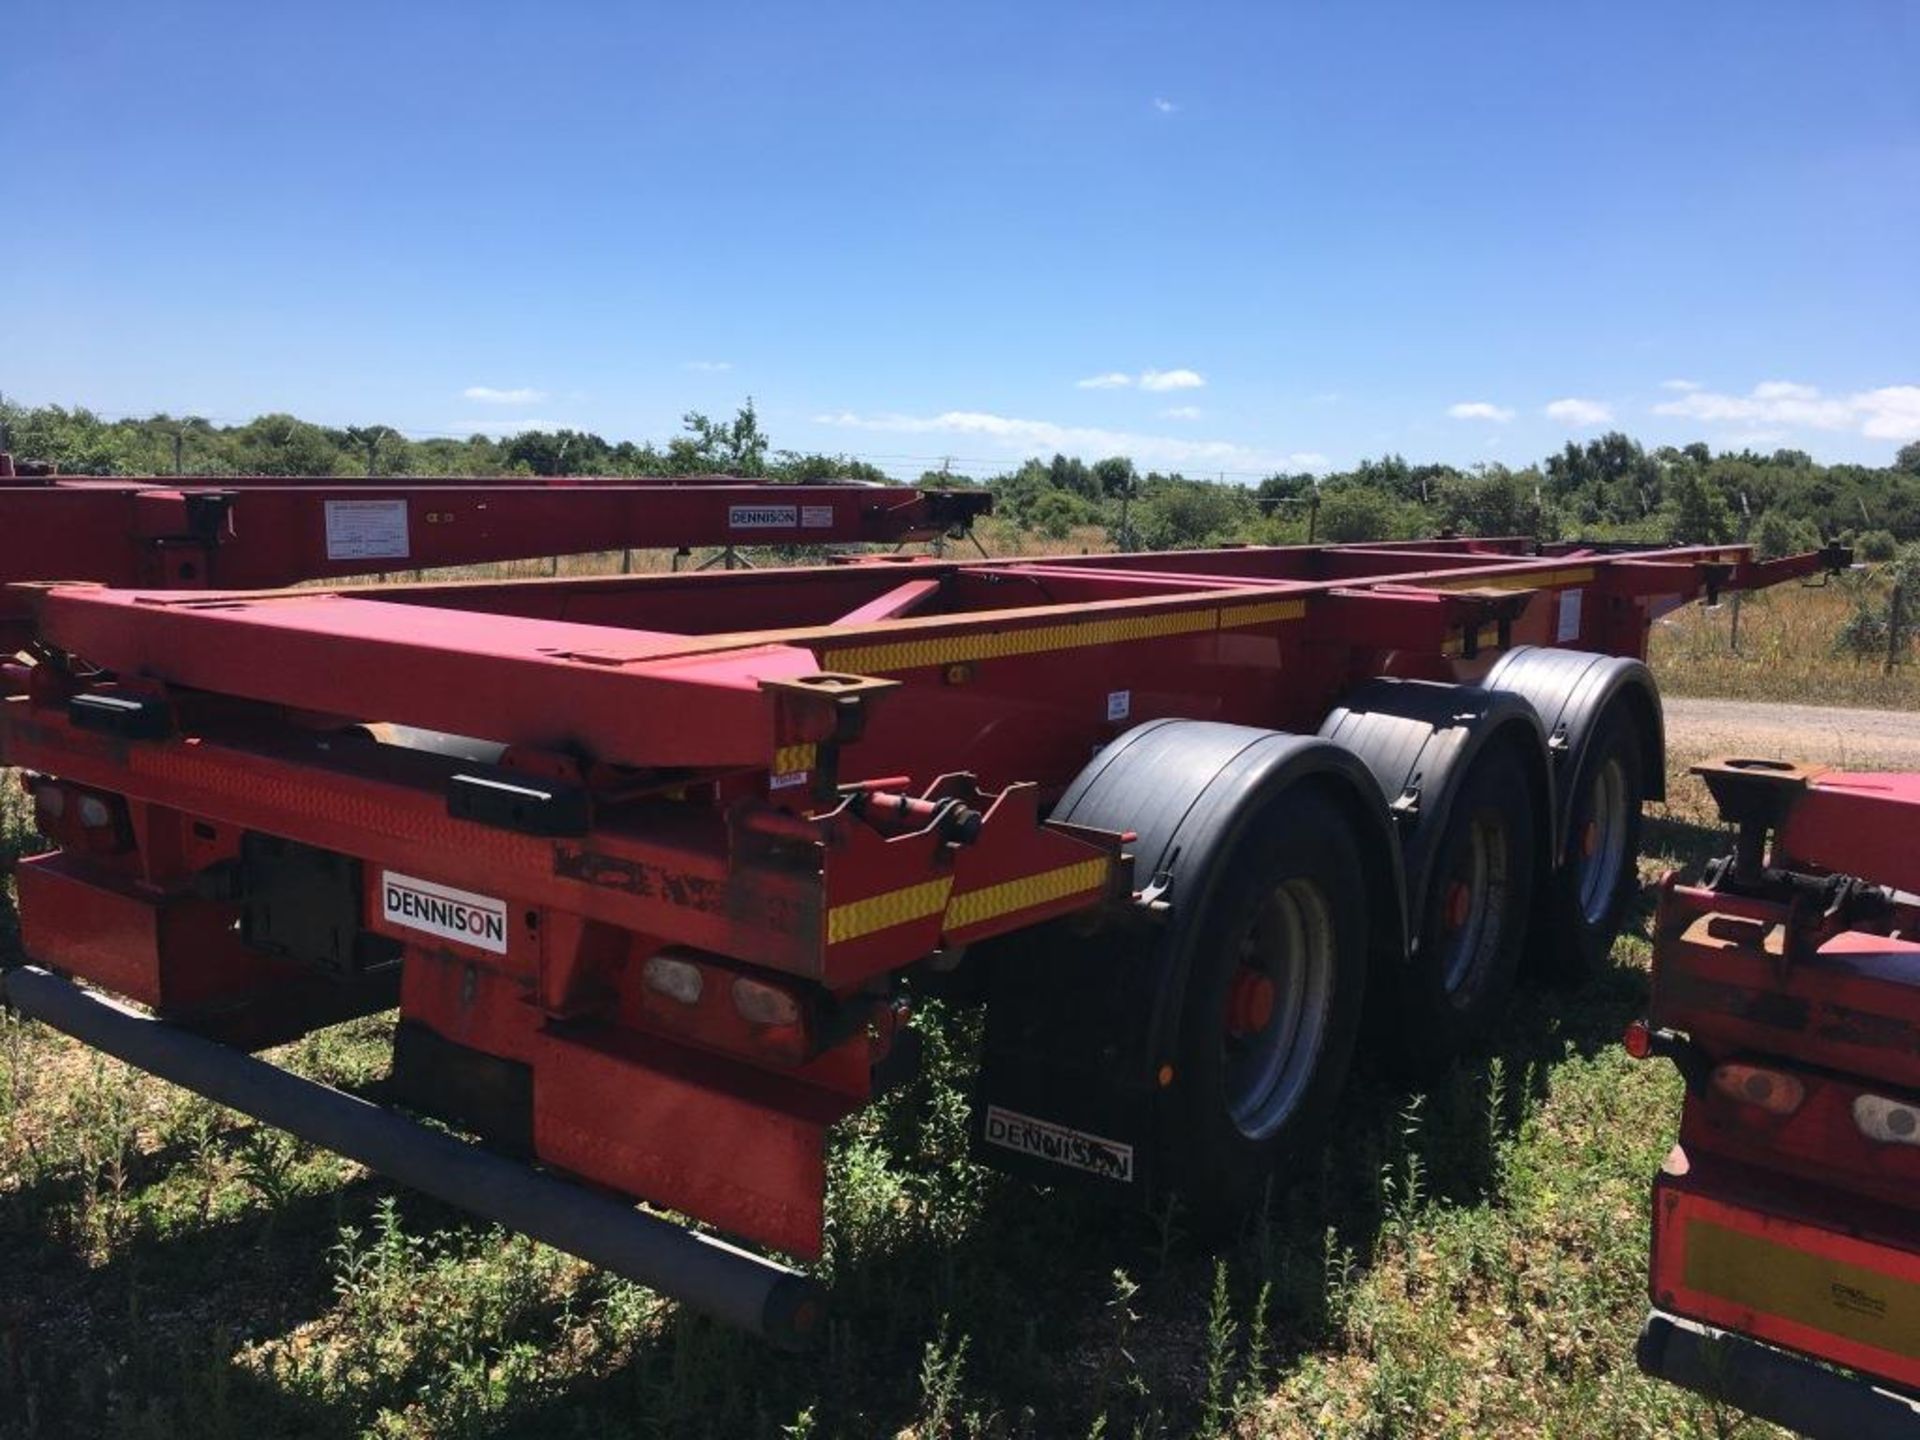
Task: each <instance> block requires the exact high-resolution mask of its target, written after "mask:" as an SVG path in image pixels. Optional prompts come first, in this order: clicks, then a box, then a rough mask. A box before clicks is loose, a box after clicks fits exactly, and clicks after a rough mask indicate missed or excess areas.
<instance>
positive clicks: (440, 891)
mask: <svg viewBox="0 0 1920 1440" xmlns="http://www.w3.org/2000/svg"><path fill="white" fill-rule="evenodd" d="M380 916H381V918H382V919H383V920H385V921H386V922H387V923H388V924H389V925H397V926H399V927H400V928H401V929H403V930H419V931H423V932H424V933H426V934H428V935H438V936H439V937H440V938H441V939H442V940H455V941H458V942H459V943H460V944H462V945H471V946H473V947H474V948H475V949H478V950H491V951H492V952H493V953H494V954H496V955H504V954H506V953H507V906H506V902H505V901H504V900H495V899H494V898H493V897H492V896H491V895H476V894H474V893H473V891H471V890H456V889H454V888H453V886H451V885H436V884H434V883H433V881H431V880H416V879H415V878H414V877H413V876H411V875H402V874H401V873H400V872H399V871H397V870H386V871H383V872H381V875H380Z"/></svg>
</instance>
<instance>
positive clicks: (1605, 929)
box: [1550, 704, 1646, 979]
mask: <svg viewBox="0 0 1920 1440" xmlns="http://www.w3.org/2000/svg"><path fill="white" fill-rule="evenodd" d="M1645 777H1646V763H1645V760H1644V758H1643V757H1642V756H1641V753H1640V743H1639V740H1638V739H1637V738H1636V737H1635V735H1634V731H1633V726H1632V723H1631V721H1630V720H1629V718H1628V716H1627V715H1626V714H1625V713H1624V707H1622V706H1620V705H1618V704H1615V705H1612V706H1610V707H1608V713H1607V714H1606V715H1605V716H1603V717H1602V719H1601V721H1600V728H1599V730H1598V731H1597V732H1596V733H1595V735H1594V737H1593V742H1592V744H1590V745H1589V746H1588V747H1587V753H1586V756H1585V758H1584V760H1583V763H1582V765H1581V768H1580V773H1579V775H1578V776H1577V777H1576V778H1575V781H1574V787H1573V794H1572V804H1571V807H1570V809H1569V812H1568V815H1567V829H1566V845H1565V848H1564V850H1563V852H1562V854H1561V857H1560V866H1559V869H1558V871H1557V872H1556V873H1555V876H1554V893H1553V896H1552V915H1551V923H1552V929H1551V931H1550V935H1551V936H1552V937H1554V938H1557V939H1558V940H1559V941H1560V942H1561V943H1560V945H1559V946H1558V947H1557V949H1556V952H1555V954H1556V963H1555V965H1554V967H1553V968H1554V969H1555V970H1556V971H1557V972H1558V973H1559V974H1560V975H1561V976H1562V977H1563V978H1568V979H1578V978H1580V977H1581V976H1583V975H1587V974H1591V973H1592V972H1593V971H1595V970H1597V969H1599V968H1600V967H1601V966H1603V965H1605V964H1606V963H1607V956H1608V955H1609V954H1610V953H1611V951H1612V950H1613V942H1614V937H1615V936H1617V935H1618V934H1619V933H1620V924H1621V921H1622V920H1623V919H1624V918H1625V915H1626V911H1627V906H1628V905H1629V904H1630V903H1631V902H1632V900H1633V896H1634V893H1635V891H1636V890H1637V889H1638V888H1639V868H1638V863H1637V862H1638V857H1639V853H1640V807H1641V803H1642V802H1643V801H1644V800H1645V799H1646V778H1645Z"/></svg>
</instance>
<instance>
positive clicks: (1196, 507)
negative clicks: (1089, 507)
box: [1131, 477, 1258, 550]
mask: <svg viewBox="0 0 1920 1440" xmlns="http://www.w3.org/2000/svg"><path fill="white" fill-rule="evenodd" d="M1257 518H1258V507H1257V506H1256V505H1255V503H1254V500H1253V495H1252V492H1251V491H1249V490H1247V489H1245V488H1244V487H1242V486H1239V485H1215V484H1213V483H1211V482H1209V481H1206V480H1183V479H1179V478H1177V477H1166V478H1163V479H1160V480H1155V481H1149V482H1148V484H1147V486H1146V487H1145V491H1144V493H1143V494H1142V495H1141V497H1140V499H1139V500H1138V501H1137V502H1136V503H1135V504H1134V506H1133V513H1132V516H1131V520H1132V524H1133V528H1134V532H1135V535H1136V536H1137V539H1138V543H1139V545H1140V546H1141V548H1143V549H1146V550H1191V549H1196V548H1198V547H1200V546H1203V545H1214V544H1218V543H1219V542H1220V541H1222V540H1231V539H1234V538H1235V537H1237V536H1238V535H1239V534H1240V533H1241V532H1242V531H1243V530H1245V529H1247V528H1249V527H1251V526H1252V525H1253V524H1254V522H1255V520H1256V519H1257Z"/></svg>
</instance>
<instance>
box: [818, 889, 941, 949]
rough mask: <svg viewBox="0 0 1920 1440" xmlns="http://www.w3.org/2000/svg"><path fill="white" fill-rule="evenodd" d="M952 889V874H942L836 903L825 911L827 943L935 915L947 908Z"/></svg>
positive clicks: (888, 928)
mask: <svg viewBox="0 0 1920 1440" xmlns="http://www.w3.org/2000/svg"><path fill="white" fill-rule="evenodd" d="M952 890H953V877H952V876H951V875H946V876H942V877H941V878H940V879H938V880H923V881H922V882H921V883H920V884H918V885H907V886H903V887H902V888H900V889H898V890H887V891H883V892H882V893H881V894H878V895H869V896H868V897H867V898H866V899H864V900H854V901H852V902H850V903H848V904H845V905H836V906H834V907H833V908H832V909H831V910H829V911H828V912H827V943H828V944H829V945H838V944H841V943H842V942H843V941H847V940H858V939H859V938H860V937H861V936H863V935H871V934H873V932H874V931H876V930H890V929H892V928H893V927H894V926H895V925H907V924H911V923H912V922H913V921H915V920H924V919H926V918H927V916H929V915H938V914H939V913H940V912H941V911H943V910H945V909H946V908H947V896H948V894H949V893H951V892H952Z"/></svg>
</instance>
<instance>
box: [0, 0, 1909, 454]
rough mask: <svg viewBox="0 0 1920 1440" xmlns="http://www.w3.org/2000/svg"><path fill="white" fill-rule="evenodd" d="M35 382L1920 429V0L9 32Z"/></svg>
mask: <svg viewBox="0 0 1920 1440" xmlns="http://www.w3.org/2000/svg"><path fill="white" fill-rule="evenodd" d="M0 93H4V94H5V95H6V96H7V97H8V98H7V102H6V104H5V106H4V108H0V147H3V148H0V154H4V156H5V160H6V171H7V186H6V191H7V194H8V199H9V206H8V212H9V213H8V219H7V221H6V223H5V224H4V225H0V300H3V301H4V303H0V392H4V393H5V394H7V395H8V396H9V397H11V398H14V399H18V400H23V401H27V402H58V403H68V404H72V403H80V404H86V405H90V406H92V407H94V408H96V409H98V410H101V411H103V412H107V413H110V414H119V413H146V412H149V411H152V410H155V409H166V410H171V411H175V412H181V411H191V412H195V413H200V414H206V415H210V416H213V417H217V418H245V417H247V416H250V415H252V414H254V413H257V412H260V411H264V410H272V409H280V410H291V411H294V412H295V413H298V414H301V415H303V416H306V417H309V418H313V419H318V420H323V421H329V422H335V423H346V422H350V421H367V422H371V421H385V422H387V423H390V424H394V425H397V426H399V427H401V428H403V429H409V430H414V431H422V432H428V431H461V432H464V431H468V430H471V429H474V428H485V429H487V430H490V431H498V430H507V429H512V428H516V427H518V426H522V425H533V424H548V425H557V424H567V425H576V426H582V427H587V428H591V429H595V430H598V431H600V432H601V433H603V434H606V435H608V436H609V437H612V438H635V439H639V438H654V439H663V438H665V437H666V436H668V435H670V434H672V433H674V432H675V431H676V430H677V428H678V420H679V416H680V415H681V413H682V412H683V411H685V410H687V409H689V408H699V409H705V410H708V411H710V412H720V413H724V412H730V411H731V409H732V408H733V407H734V406H735V405H736V404H737V403H738V402H739V401H740V400H741V399H742V398H743V397H744V396H747V395H749V394H750V395H752V396H753V397H754V399H755V401H756V402H757V404H758V405H759V406H760V409H761V413H762V416H763V419H764V421H765V423H766V425H767V428H768V429H769V430H770V431H771V433H772V434H773V436H774V439H775V442H776V443H777V444H779V445H781V446H785V447H791V448H800V449H825V450H833V451H845V452H850V453H855V454H860V455H865V456H871V457H875V458H876V459H877V460H878V462H879V463H881V464H882V465H884V466H886V467H887V468H888V469H890V470H893V471H896V472H899V473H902V474H915V473H918V471H919V470H920V469H921V468H923V466H924V465H925V464H927V463H937V461H938V458H939V457H943V456H951V457H954V459H955V461H956V468H958V469H964V470H972V471H982V470H990V469H993V468H997V467H999V466H1001V465H1003V464H1005V463H1007V462H1008V461H1010V460H1013V459H1016V458H1018V457H1020V456H1022V455H1025V454H1030V453H1050V452H1052V451H1053V450H1056V449H1064V450H1068V451H1073V452H1079V453H1083V454H1086V455H1087V456H1088V457H1089V458H1093V457H1094V456H1096V455H1099V454H1104V453H1109V452H1123V453H1130V454H1132V455H1134V456H1135V457H1136V458H1137V459H1139V460H1140V461H1141V462H1142V463H1144V464H1148V465H1155V466H1161V467H1169V466H1179V467H1182V468H1184V469H1186V470H1187V471H1189V473H1224V474H1226V475H1228V476H1229V477H1251V476H1253V475H1257V474H1259V473H1262V472H1265V471H1267V470H1269V469H1272V468H1275V467H1280V466H1288V467H1292V466H1301V465H1305V466H1325V465H1329V464H1331V465H1335V466H1338V465H1345V464H1348V463H1351V462H1352V461H1354V460H1355V459H1357V458H1359V457H1361V456H1363V455H1374V454H1380V453H1383V452H1385V451H1389V450H1398V451H1401V452H1403V453H1405V454H1407V455H1409V456H1410V457H1415V458H1423V459H1424V458H1439V459H1447V460H1452V461H1455V462H1471V461H1476V460H1507V461H1511V462H1516V463H1518V462H1523V461H1526V460H1530V459H1533V458H1537V457H1538V456H1539V455H1540V454H1542V453H1544V452H1546V451H1548V450H1551V449H1554V448H1557V447H1558V446H1559V445H1560V444H1561V443H1563V442H1564V441H1565V440H1566V439H1568V438H1579V437H1583V436H1590V435H1593V434H1596V433H1599V432H1600V431H1602V430H1604V429H1606V428H1609V427H1615V428H1620V429H1624V430H1626V431H1628V432H1629V433H1631V434H1634V435H1636V436H1638V437H1639V438H1641V439H1643V440H1645V441H1647V442H1649V443H1656V442H1662V441H1670V440H1671V441H1682V440H1689V439H1695V438H1704V439H1707V440H1709V441H1711V442H1713V443H1715V444H1718V445H1740V444H1754V445H1756V446H1760V447H1764V448H1772V447H1773V446H1776V445H1794V446H1799V447H1801V448H1805V449H1808V450H1811V451H1812V452H1813V453H1814V454H1816V455H1818V456H1820V457H1822V458H1828V459H1858V460H1866V461H1874V462H1884V461H1885V460H1886V459H1888V458H1890V457H1891V455H1892V453H1893V451H1894V450H1895V448H1897V446H1898V445H1899V444H1900V443H1901V442H1903V441H1905V440H1911V439H1915V438H1920V6H1916V5H1914V4H1912V3H1907V0H1888V3H1849V4H1822V5H1812V4H1770V3H1757V0H1744V3H1737V4H1689V5H1674V4H1651V5H1642V4H1631V3H1615V4H1605V5H1583V4H1561V3H1554V4H1541V3H1537V0H1536V3H1526V4H1513V5H1466V4H1460V5H1433V4H1423V5H1406V6H1385V5H1364V4H1338V5H1335V4H1312V5H1308V4H1289V5H1280V4H1265V5H1249V6H1235V5H1216V6H1209V5H1198V4H1184V5H1177V4H1169V5H1135V4H1110V5H1101V6H1093V5H1076V6H1069V5H1046V4H1040V3H1033V0H1029V3H1021V4H1012V5H1006V6H987V5H975V6H932V5H918V4H912V3H899V0H895V3H889V4H875V5H836V4H831V3H825V0H823V3H819V4H811V5H799V4H772V3H763V4H760V5H739V6H736V5H730V4H724V3H712V0H709V3H703V4H698V5H687V4H653V5H639V4H614V3H606V4H601V5H591V4H566V3H554V0H546V3H523V4H518V5H511V6H506V5H501V6H494V5H487V4H480V3H463V4H427V3H412V4H406V3H388V4H376V5H359V4H353V3H333V4H325V5H321V4H303V5H283V4H259V3H250V4H231V5H211V6H209V5H194V4H178V5H156V4H152V3H140V4H121V5H115V4H88V3H84V0H55V3H47V0H11V3H10V4H8V5H7V7H6V20H5V25H4V30H3V31H0Z"/></svg>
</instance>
